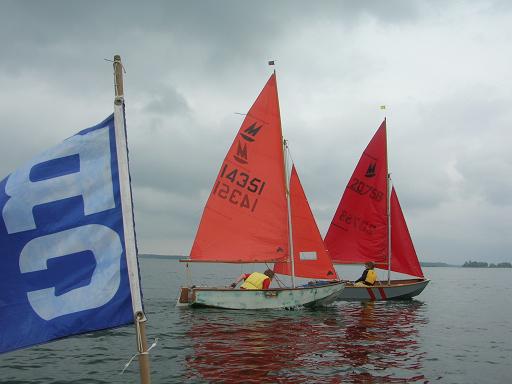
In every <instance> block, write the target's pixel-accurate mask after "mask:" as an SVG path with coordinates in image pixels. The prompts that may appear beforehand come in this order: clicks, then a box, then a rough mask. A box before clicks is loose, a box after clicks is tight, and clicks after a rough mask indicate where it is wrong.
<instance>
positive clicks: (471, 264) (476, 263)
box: [462, 261, 512, 268]
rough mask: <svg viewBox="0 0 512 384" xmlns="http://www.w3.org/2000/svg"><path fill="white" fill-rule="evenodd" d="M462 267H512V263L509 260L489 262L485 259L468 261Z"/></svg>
mask: <svg viewBox="0 0 512 384" xmlns="http://www.w3.org/2000/svg"><path fill="white" fill-rule="evenodd" d="M462 267H466V268H512V264H511V263H509V262H503V263H497V264H494V263H487V262H485V261H466V262H465V263H464V264H463V265H462Z"/></svg>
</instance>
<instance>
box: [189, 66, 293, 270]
mask: <svg viewBox="0 0 512 384" xmlns="http://www.w3.org/2000/svg"><path fill="white" fill-rule="evenodd" d="M285 188H286V187H285V178H284V157H283V146H282V131H281V118H280V113H279V101H278V96H277V83H276V77H275V74H273V75H272V76H271V77H270V79H269V80H268V82H267V84H266V85H265V87H264V88H263V90H262V91H261V93H260V95H259V96H258V98H257V99H256V101H255V102H254V104H253V106H252V107H251V109H250V110H249V112H248V113H247V116H246V118H245V119H244V122H243V123H242V126H241V127H240V130H239V131H238V134H237V135H236V137H235V140H234V141H233V144H232V145H231V148H230V149H229V151H228V154H227V155H226V157H225V159H224V162H223V163H222V166H221V167H220V171H219V174H218V175H217V179H216V180H215V183H214V185H213V189H212V192H211V194H210V197H209V198H208V201H207V203H206V206H205V209H204V212H203V216H202V218H201V223H200V224H199V228H198V230H197V234H196V238H195V241H194V244H193V246H192V250H191V252H190V257H191V259H192V260H198V261H220V262H241V263H244V262H268V261H275V260H280V259H282V258H283V257H287V255H288V220H287V205H286V195H285V191H286V189H285Z"/></svg>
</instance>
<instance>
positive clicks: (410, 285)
mask: <svg viewBox="0 0 512 384" xmlns="http://www.w3.org/2000/svg"><path fill="white" fill-rule="evenodd" d="M325 245H326V247H327V249H328V250H329V252H330V255H331V257H332V260H333V261H334V263H335V264H360V263H366V262H369V261H371V262H373V263H374V265H375V267H376V268H379V269H384V270H387V280H384V281H382V280H381V281H379V280H378V281H377V282H376V283H375V284H374V285H373V286H366V287H356V286H354V285H353V284H350V283H347V285H346V288H345V290H344V291H343V292H342V293H341V294H340V295H339V299H340V300H390V299H407V298H412V297H414V296H417V295H419V294H420V293H421V292H422V291H423V289H424V288H425V287H426V286H427V284H428V282H429V280H428V279H426V278H425V277H424V275H423V271H422V270H421V265H420V263H419V261H418V256H417V255H416V251H415V249H414V245H413V243H412V239H411V236H410V234H409V230H408V228H407V224H406V222H405V218H404V215H403V212H402V208H401V207H400V203H399V201H398V196H397V194H396V191H395V188H394V187H392V186H391V178H390V176H389V173H388V154H387V141H386V119H384V121H383V122H382V124H381V125H380V127H379V129H378V130H377V132H376V133H375V135H374V136H373V138H372V140H371V141H370V143H369V144H368V146H367V147H366V149H365V150H364V152H363V154H362V156H361V158H360V160H359V162H358V164H357V166H356V168H355V170H354V173H353V174H352V177H351V178H350V181H349V183H348V184H347V186H346V188H345V192H344V193H343V196H342V198H341V201H340V203H339V205H338V208H337V210H336V213H335V214H334V217H333V219H332V221H331V225H330V227H329V229H328V231H327V235H326V236H325ZM391 271H393V272H398V273H402V274H407V275H409V276H411V277H414V278H411V279H401V280H391Z"/></svg>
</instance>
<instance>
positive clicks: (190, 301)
mask: <svg viewBox="0 0 512 384" xmlns="http://www.w3.org/2000/svg"><path fill="white" fill-rule="evenodd" d="M344 287H345V284H344V283H343V282H335V283H331V284H325V285H322V286H316V287H298V288H277V289H264V290H259V289H254V290H252V289H229V288H209V287H194V288H188V287H182V288H181V294H180V297H179V298H178V302H177V305H178V306H190V307H215V308H225V309H279V308H295V307H299V306H307V307H315V306H323V305H328V304H330V303H332V302H334V301H336V300H338V296H339V295H340V294H341V293H342V292H343V289H344Z"/></svg>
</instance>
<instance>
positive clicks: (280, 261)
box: [178, 257, 285, 264]
mask: <svg viewBox="0 0 512 384" xmlns="http://www.w3.org/2000/svg"><path fill="white" fill-rule="evenodd" d="M178 261H179V262H180V263H212V264H215V263H221V264H265V263H282V262H283V261H285V260H284V257H283V258H281V259H276V260H264V261H253V260H251V261H247V260H228V261H224V260H195V259H179V260H178Z"/></svg>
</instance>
